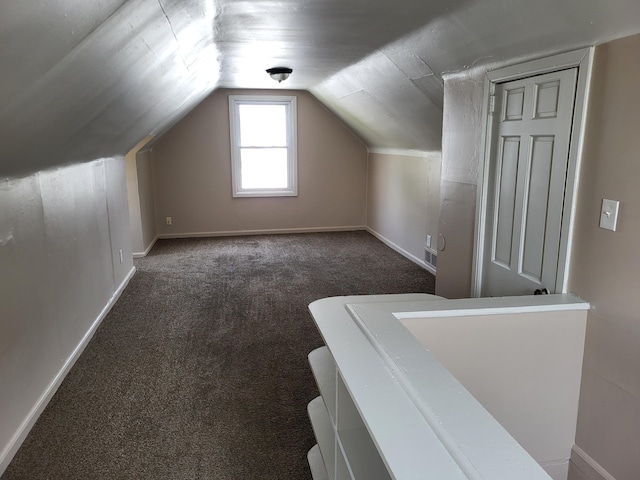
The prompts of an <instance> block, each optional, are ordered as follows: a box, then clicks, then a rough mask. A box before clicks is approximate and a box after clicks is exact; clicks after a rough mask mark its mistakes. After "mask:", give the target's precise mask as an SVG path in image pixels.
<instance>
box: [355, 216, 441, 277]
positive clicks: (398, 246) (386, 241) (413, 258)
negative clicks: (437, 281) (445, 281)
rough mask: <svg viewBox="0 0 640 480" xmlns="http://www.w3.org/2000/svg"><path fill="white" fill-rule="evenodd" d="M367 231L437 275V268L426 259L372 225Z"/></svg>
mask: <svg viewBox="0 0 640 480" xmlns="http://www.w3.org/2000/svg"><path fill="white" fill-rule="evenodd" d="M366 231H367V232H369V233H370V234H371V235H373V236H374V237H376V238H377V239H378V240H380V241H381V242H382V243H384V244H385V245H386V246H387V247H389V248H391V249H392V250H395V251H396V252H398V253H399V254H400V255H402V256H403V257H405V258H407V259H409V260H411V261H412V262H413V263H415V264H416V265H419V266H421V267H422V268H424V269H425V270H427V271H428V272H429V273H431V274H433V275H435V274H436V269H435V268H433V267H432V266H431V265H429V264H428V263H427V262H425V261H424V260H421V259H419V258H418V257H416V256H415V255H414V254H412V253H410V252H408V251H407V250H405V249H404V248H402V247H401V246H400V245H398V244H396V243H394V242H392V241H391V240H389V239H388V238H387V237H385V236H384V235H382V234H380V233H378V232H376V231H375V230H373V229H372V228H371V227H366Z"/></svg>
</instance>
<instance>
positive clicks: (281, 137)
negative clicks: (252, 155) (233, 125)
mask: <svg viewBox="0 0 640 480" xmlns="http://www.w3.org/2000/svg"><path fill="white" fill-rule="evenodd" d="M286 109H287V107H286V106H285V105H244V104H240V105H238V112H239V114H240V146H241V147H284V146H286V145H287V115H286V114H287V110H286Z"/></svg>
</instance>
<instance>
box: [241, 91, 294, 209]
mask: <svg viewBox="0 0 640 480" xmlns="http://www.w3.org/2000/svg"><path fill="white" fill-rule="evenodd" d="M259 103H262V104H265V105H285V106H286V108H287V119H288V122H287V145H288V149H287V150H288V155H287V172H288V182H287V188H277V189H276V188H251V189H243V188H242V183H241V180H242V178H241V174H240V135H239V133H240V116H239V115H238V106H239V105H242V104H253V105H255V104H259ZM297 124H298V121H297V107H296V97H295V96H269V95H229V130H230V134H231V181H232V191H233V196H234V197H295V196H297V195H298V168H297V163H298V162H297Z"/></svg>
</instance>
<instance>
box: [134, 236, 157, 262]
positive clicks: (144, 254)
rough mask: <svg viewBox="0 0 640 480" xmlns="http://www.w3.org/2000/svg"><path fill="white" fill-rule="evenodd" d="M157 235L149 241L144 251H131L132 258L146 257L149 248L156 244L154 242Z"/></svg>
mask: <svg viewBox="0 0 640 480" xmlns="http://www.w3.org/2000/svg"><path fill="white" fill-rule="evenodd" d="M158 238H159V237H158V235H156V237H155V238H154V239H153V240H151V243H150V244H149V246H148V247H147V249H146V250H145V251H144V252H134V253H133V258H143V257H146V256H147V255H148V254H149V252H150V251H151V249H152V248H153V246H154V245H155V244H156V242H157V241H158Z"/></svg>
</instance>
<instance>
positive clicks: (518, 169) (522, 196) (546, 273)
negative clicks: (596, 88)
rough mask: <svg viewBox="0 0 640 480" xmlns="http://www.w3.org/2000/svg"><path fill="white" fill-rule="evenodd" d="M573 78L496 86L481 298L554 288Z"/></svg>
mask: <svg viewBox="0 0 640 480" xmlns="http://www.w3.org/2000/svg"><path fill="white" fill-rule="evenodd" d="M576 78H577V69H576V68H572V69H568V70H562V71H559V72H553V73H547V74H544V75H538V76H534V77H529V78H525V79H520V80H514V81H510V82H506V83H501V84H498V85H496V89H495V106H494V109H493V111H494V114H493V122H494V125H493V129H492V132H493V135H492V138H491V142H492V143H491V161H490V167H489V168H490V170H489V185H488V189H489V190H488V204H487V224H486V230H485V232H486V239H485V249H486V250H485V252H484V262H483V263H484V264H483V280H482V296H503V295H527V294H533V293H534V290H536V289H543V288H547V289H548V290H549V292H551V293H553V291H554V289H555V284H556V273H557V268H558V253H559V245H560V233H561V226H562V220H563V219H562V213H563V203H564V198H565V184H566V179H567V165H568V158H569V145H570V140H571V138H570V136H571V127H572V120H573V111H574V101H575V92H576Z"/></svg>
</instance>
